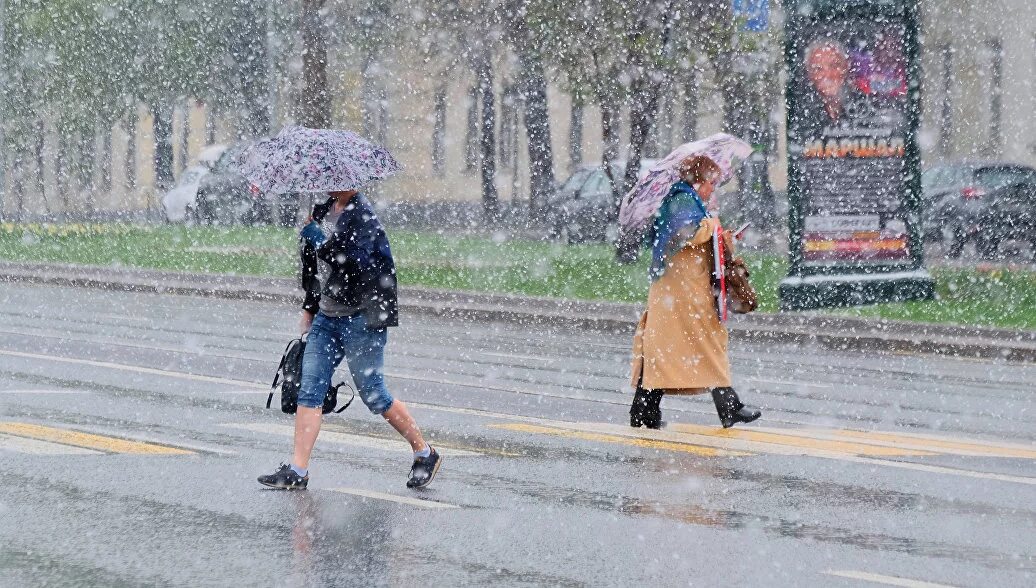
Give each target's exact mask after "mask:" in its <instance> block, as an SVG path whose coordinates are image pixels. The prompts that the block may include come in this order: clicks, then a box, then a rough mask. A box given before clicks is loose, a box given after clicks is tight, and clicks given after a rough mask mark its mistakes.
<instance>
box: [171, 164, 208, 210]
mask: <svg viewBox="0 0 1036 588" xmlns="http://www.w3.org/2000/svg"><path fill="white" fill-rule="evenodd" d="M207 173H209V168H207V167H205V166H203V165H192V166H191V167H189V168H187V169H185V170H183V172H181V173H180V179H179V180H177V182H176V185H175V186H173V188H172V189H171V190H169V191H168V192H166V193H165V196H162V208H164V209H165V217H166V219H168V220H169V222H171V223H180V222H184V221H186V220H188V218H189V217H190V216H191V215H193V213H194V205H195V199H196V198H197V196H198V182H200V181H201V178H202V176H204V175H205V174H207Z"/></svg>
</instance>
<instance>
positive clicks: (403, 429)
mask: <svg viewBox="0 0 1036 588" xmlns="http://www.w3.org/2000/svg"><path fill="white" fill-rule="evenodd" d="M318 412H319V409H318ZM381 416H383V417H385V420H386V421H388V423H389V424H390V425H392V428H393V429H395V430H396V431H397V432H398V433H399V434H400V435H402V436H403V438H404V439H406V440H407V442H408V443H410V447H411V448H412V449H413V450H414V451H421V450H422V449H424V448H425V447H428V444H427V443H425V442H424V437H422V436H421V430H420V429H418V428H417V423H416V422H414V417H412V416H410V411H409V410H407V408H406V405H405V404H403V401H401V400H393V401H392V406H390V407H389V408H388V410H386V411H385V414H383V415H381ZM295 438H296V439H298V433H296V434H295ZM315 438H316V437H315V436H314V439H315ZM297 445H298V442H297V441H296V446H297ZM312 447H313V446H312V444H310V448H312ZM297 451H298V450H297V449H296V452H297ZM296 465H297V464H296ZM300 467H301V466H300Z"/></svg>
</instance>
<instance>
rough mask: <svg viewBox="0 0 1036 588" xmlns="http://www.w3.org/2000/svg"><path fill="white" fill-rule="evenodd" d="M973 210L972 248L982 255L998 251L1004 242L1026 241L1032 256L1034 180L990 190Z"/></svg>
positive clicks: (1035, 204)
mask: <svg viewBox="0 0 1036 588" xmlns="http://www.w3.org/2000/svg"><path fill="white" fill-rule="evenodd" d="M982 200H983V205H982V207H981V208H980V209H978V210H976V211H975V212H974V227H975V229H974V230H975V233H974V239H975V248H976V249H977V250H978V253H979V255H981V256H982V257H985V258H995V257H997V256H998V255H999V254H1000V245H1001V244H1002V243H1003V242H1004V241H1008V240H1017V241H1025V242H1027V243H1029V245H1030V248H1031V251H1032V253H1033V257H1034V258H1036V182H1030V181H1023V182H1018V183H1015V184H1011V185H1009V186H1004V187H1002V188H997V189H995V190H991V191H990V192H988V193H987V194H985V195H984V196H983V197H982Z"/></svg>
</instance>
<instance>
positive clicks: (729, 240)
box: [722, 229, 735, 256]
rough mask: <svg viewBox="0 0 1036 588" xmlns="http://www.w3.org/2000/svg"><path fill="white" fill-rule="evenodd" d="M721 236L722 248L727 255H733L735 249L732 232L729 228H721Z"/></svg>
mask: <svg viewBox="0 0 1036 588" xmlns="http://www.w3.org/2000/svg"><path fill="white" fill-rule="evenodd" d="M722 238H723V249H725V250H726V251H727V253H728V254H729V255H731V256H733V255H734V251H735V247H734V233H733V232H732V231H731V230H730V229H723V233H722Z"/></svg>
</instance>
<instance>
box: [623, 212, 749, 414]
mask: <svg viewBox="0 0 1036 588" xmlns="http://www.w3.org/2000/svg"><path fill="white" fill-rule="evenodd" d="M716 223H717V221H716V220H715V219H711V218H707V219H704V220H703V221H702V223H701V226H700V227H699V228H698V231H697V232H696V233H695V234H694V236H693V237H691V239H690V240H689V241H688V242H687V245H686V246H684V248H683V249H681V250H680V251H679V252H678V253H677V254H676V255H674V256H673V257H672V259H671V260H670V265H669V267H667V268H666V271H665V273H664V274H662V277H661V278H659V279H658V280H656V281H655V282H654V283H653V284H651V289H650V290H649V291H648V302H647V310H645V311H644V313H643V314H642V315H641V317H640V325H639V326H638V327H637V333H636V335H635V336H634V338H633V370H632V371H633V374H632V378H631V385H632V386H633V387H637V384H638V382H640V379H641V375H643V383H641V384H640V385H641V386H642V387H643V388H645V389H647V390H658V389H664V390H665V391H666V392H667V393H668V394H697V393H701V392H705V391H706V389H707V388H718V387H725V386H730V361H729V359H728V358H727V329H726V328H725V327H724V326H723V323H721V322H720V320H719V317H718V315H717V314H716V302H715V299H714V298H713V296H712V286H711V282H710V274H711V272H712V252H711V247H712V245H711V243H712V242H711V237H712V232H713V230H714V228H715V226H716Z"/></svg>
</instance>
